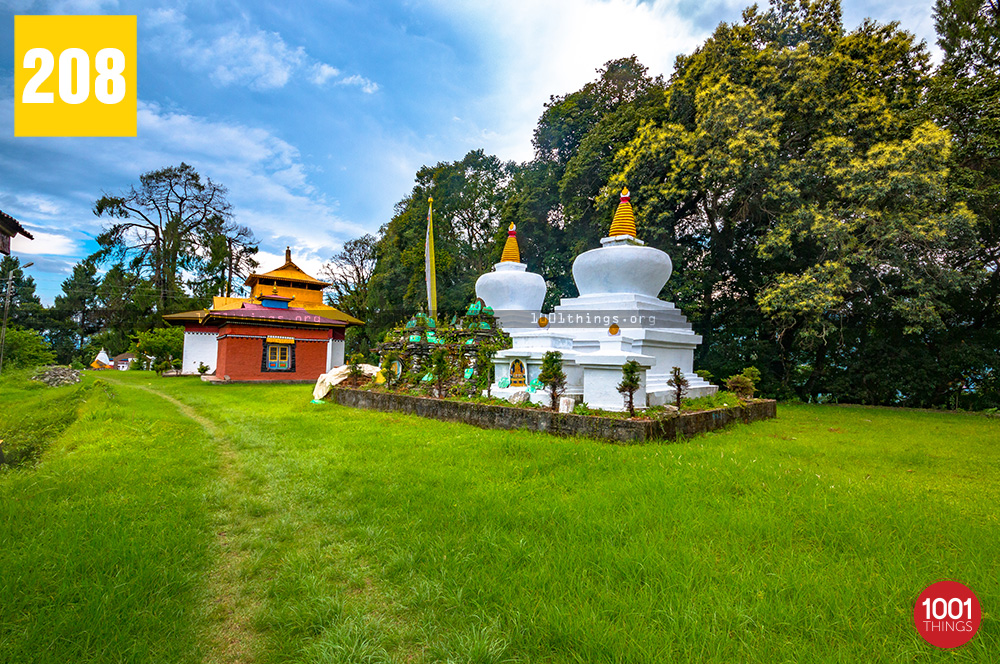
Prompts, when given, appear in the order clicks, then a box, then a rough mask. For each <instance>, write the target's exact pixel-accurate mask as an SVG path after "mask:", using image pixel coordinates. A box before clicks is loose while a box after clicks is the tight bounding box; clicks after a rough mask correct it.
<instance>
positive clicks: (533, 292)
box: [476, 224, 545, 333]
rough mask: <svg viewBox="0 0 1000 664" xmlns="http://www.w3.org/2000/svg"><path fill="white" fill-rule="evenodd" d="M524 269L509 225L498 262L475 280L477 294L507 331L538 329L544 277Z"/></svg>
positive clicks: (515, 237) (514, 230)
mask: <svg viewBox="0 0 1000 664" xmlns="http://www.w3.org/2000/svg"><path fill="white" fill-rule="evenodd" d="M527 268H528V266H527V265H525V264H524V263H522V262H521V250H520V248H519V247H518V246H517V227H516V226H514V224H511V225H510V227H509V228H508V229H507V242H506V244H504V247H503V254H502V255H501V256H500V262H499V263H496V264H495V265H494V266H493V271H492V272H487V273H486V274H484V275H482V276H481V277H479V279H477V280H476V297H478V298H480V299H482V301H483V303H485V304H486V306H488V307H491V308H492V309H493V312H494V314H495V315H496V316H497V318H499V319H500V325H501V326H502V327H503V329H504V330H505V331H506V332H508V333H510V332H514V331H517V330H520V329H522V328H526V329H529V330H530V329H531V328H532V327H535V328H537V322H538V318H539V316H540V314H541V311H542V302H543V301H544V300H545V279H543V278H542V275H540V274H536V273H534V272H528V271H527Z"/></svg>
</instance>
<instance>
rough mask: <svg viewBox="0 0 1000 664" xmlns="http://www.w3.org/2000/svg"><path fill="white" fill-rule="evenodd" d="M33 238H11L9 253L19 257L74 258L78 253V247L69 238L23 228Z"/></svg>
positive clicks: (27, 227) (28, 227)
mask: <svg viewBox="0 0 1000 664" xmlns="http://www.w3.org/2000/svg"><path fill="white" fill-rule="evenodd" d="M25 230H27V231H28V232H29V233H31V235H32V236H33V237H34V239H33V240H29V239H28V238H26V237H23V236H21V235H18V236H16V237H13V238H11V241H10V248H11V252H12V253H15V254H18V255H20V256H76V255H78V254H79V253H80V245H79V244H78V243H77V242H76V241H75V240H73V239H72V238H70V237H67V236H65V235H62V234H60V233H48V232H46V231H40V230H37V229H35V228H33V227H31V226H25Z"/></svg>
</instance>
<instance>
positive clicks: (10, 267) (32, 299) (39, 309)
mask: <svg viewBox="0 0 1000 664" xmlns="http://www.w3.org/2000/svg"><path fill="white" fill-rule="evenodd" d="M8 275H9V276H10V277H11V281H10V286H11V290H10V304H9V305H8V312H7V324H8V325H11V326H17V327H21V328H24V329H28V330H39V331H43V330H45V328H46V326H47V323H46V317H45V309H44V307H43V306H42V301H41V299H40V298H39V297H38V295H36V294H35V280H34V278H32V277H30V276H28V275H27V274H25V272H24V270H23V269H22V268H21V261H20V259H19V258H17V257H16V256H3V257H2V259H0V307H3V306H4V299H5V298H6V297H7V277H8ZM0 315H2V314H0Z"/></svg>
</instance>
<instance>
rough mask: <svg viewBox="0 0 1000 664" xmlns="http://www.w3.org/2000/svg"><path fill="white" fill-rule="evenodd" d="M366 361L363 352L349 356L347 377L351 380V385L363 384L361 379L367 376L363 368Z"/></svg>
mask: <svg viewBox="0 0 1000 664" xmlns="http://www.w3.org/2000/svg"><path fill="white" fill-rule="evenodd" d="M364 361H365V356H364V355H362V354H361V353H354V354H353V355H351V357H350V358H349V360H348V362H349V364H348V367H347V377H348V379H349V380H350V383H351V387H358V386H359V385H361V380H362V379H363V378H364V376H365V372H364V370H362V368H361V364H362V363H363V362H364Z"/></svg>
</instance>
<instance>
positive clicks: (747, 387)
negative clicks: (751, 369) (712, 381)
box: [726, 374, 753, 401]
mask: <svg viewBox="0 0 1000 664" xmlns="http://www.w3.org/2000/svg"><path fill="white" fill-rule="evenodd" d="M726 389H727V390H729V391H730V392H733V393H735V394H736V396H737V397H739V398H740V399H742V400H744V401H746V400H747V399H752V398H753V381H752V380H751V379H750V378H749V377H748V376H746V375H745V374H736V375H735V376H730V377H729V378H727V379H726Z"/></svg>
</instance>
